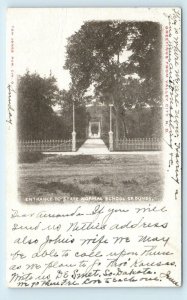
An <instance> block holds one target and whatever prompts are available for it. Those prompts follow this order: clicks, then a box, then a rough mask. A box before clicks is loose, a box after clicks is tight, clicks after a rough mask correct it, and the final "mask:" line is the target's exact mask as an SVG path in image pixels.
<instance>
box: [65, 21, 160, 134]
mask: <svg viewBox="0 0 187 300" xmlns="http://www.w3.org/2000/svg"><path fill="white" fill-rule="evenodd" d="M160 43H161V29H160V25H159V24H158V23H154V22H123V21H99V22H97V21H92V22H85V23H84V25H82V26H81V28H80V30H79V31H78V32H76V33H75V34H73V35H72V36H71V37H70V38H69V40H68V45H67V57H66V63H65V68H66V69H69V71H70V74H71V78H72V88H73V89H74V90H75V91H78V93H79V95H81V98H82V99H83V96H84V95H85V94H86V92H87V90H88V89H89V88H90V87H91V86H93V87H94V97H95V98H96V99H98V100H99V101H100V102H104V103H106V104H109V103H113V105H114V111H115V115H116V126H115V127H116V135H117V136H118V134H119V129H120V127H121V132H122V133H123V134H124V133H125V132H126V129H125V121H124V118H125V111H126V109H127V108H128V109H130V108H132V107H145V106H146V104H148V105H150V106H159V105H160V104H161V96H162V91H161V80H160V79H161V78H160V77H161V75H160V74H161V67H160V57H161V55H160V54H161V52H160V51H161V44H160ZM77 98H78V97H77Z"/></svg>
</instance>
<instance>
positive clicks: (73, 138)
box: [72, 101, 76, 151]
mask: <svg viewBox="0 0 187 300" xmlns="http://www.w3.org/2000/svg"><path fill="white" fill-rule="evenodd" d="M72 151H76V132H75V103H74V101H73V132H72Z"/></svg>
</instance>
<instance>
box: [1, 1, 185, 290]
mask: <svg viewBox="0 0 187 300" xmlns="http://www.w3.org/2000/svg"><path fill="white" fill-rule="evenodd" d="M6 49H7V50H6V54H7V61H6V66H7V81H6V93H7V97H6V99H7V101H6V130H7V148H6V156H7V161H6V168H7V169H6V173H7V176H6V179H7V182H6V187H7V190H6V193H7V201H6V206H7V252H6V256H7V286H8V287H11V288H66V287H68V288H69V287H70V288H71V287H97V288H98V287H110V288H111V287H180V286H181V275H182V274H181V261H182V257H181V10H180V8H172V7H170V8H125V7H124V8H10V9H8V11H7V48H6Z"/></svg>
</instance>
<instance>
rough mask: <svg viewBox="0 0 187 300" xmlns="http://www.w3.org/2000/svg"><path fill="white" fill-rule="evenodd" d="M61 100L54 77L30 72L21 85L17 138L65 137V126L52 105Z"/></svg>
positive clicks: (19, 85)
mask: <svg viewBox="0 0 187 300" xmlns="http://www.w3.org/2000/svg"><path fill="white" fill-rule="evenodd" d="M58 99H59V90H58V88H57V85H56V80H55V78H54V77H52V76H50V77H48V78H42V77H40V76H39V75H38V74H37V73H34V74H30V73H29V72H27V73H26V74H25V75H23V76H21V77H20V79H19V83H18V103H17V110H18V118H17V120H18V121H17V122H18V136H19V139H21V140H33V139H34V140H35V139H55V138H60V137H62V136H63V135H64V131H65V126H64V123H63V120H62V118H60V117H59V116H57V115H56V114H55V112H54V110H53V106H54V105H55V104H56V103H57V101H58Z"/></svg>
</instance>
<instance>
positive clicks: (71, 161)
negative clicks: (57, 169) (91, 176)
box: [47, 155, 100, 165]
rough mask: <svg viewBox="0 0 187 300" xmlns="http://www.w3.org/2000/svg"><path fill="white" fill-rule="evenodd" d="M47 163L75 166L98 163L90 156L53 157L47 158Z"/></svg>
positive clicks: (96, 159) (95, 158)
mask: <svg viewBox="0 0 187 300" xmlns="http://www.w3.org/2000/svg"><path fill="white" fill-rule="evenodd" d="M47 161H48V162H58V163H62V164H65V165H76V164H83V165H84V164H92V163H96V162H98V161H100V159H98V158H97V157H95V156H92V155H75V156H73V155H66V156H60V155H59V156H55V157H54V156H53V157H48V158H47Z"/></svg>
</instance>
